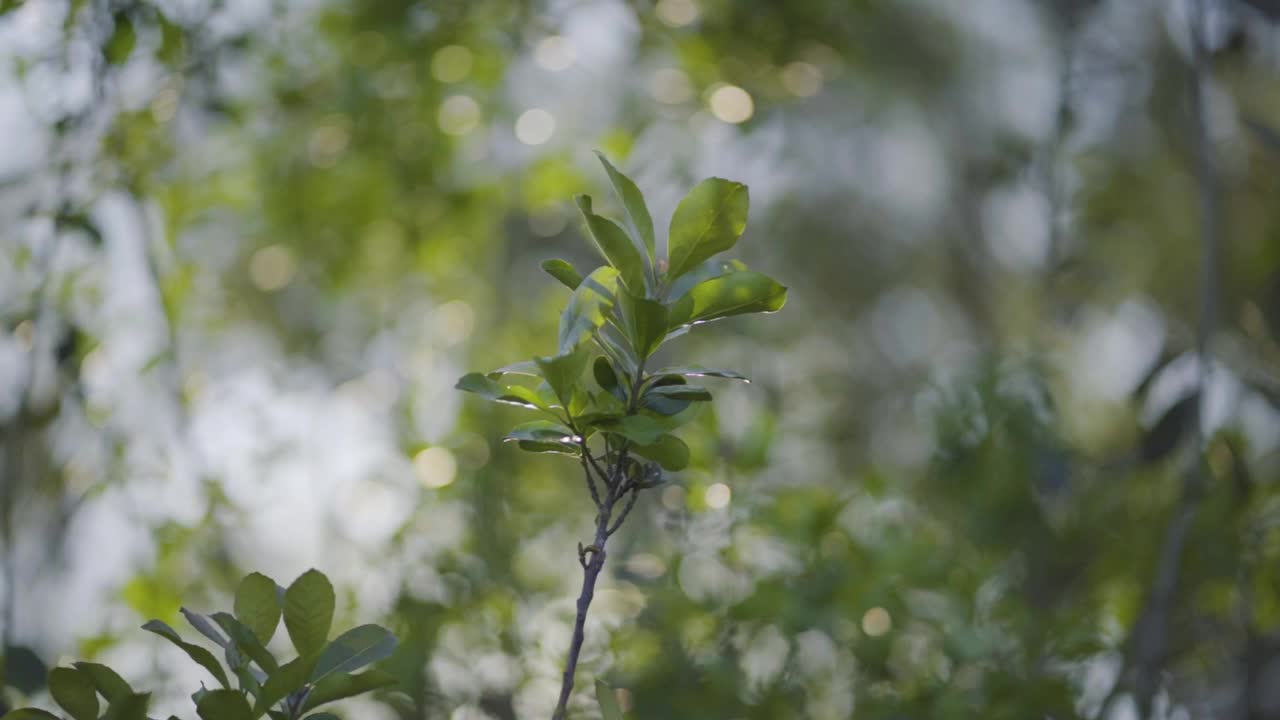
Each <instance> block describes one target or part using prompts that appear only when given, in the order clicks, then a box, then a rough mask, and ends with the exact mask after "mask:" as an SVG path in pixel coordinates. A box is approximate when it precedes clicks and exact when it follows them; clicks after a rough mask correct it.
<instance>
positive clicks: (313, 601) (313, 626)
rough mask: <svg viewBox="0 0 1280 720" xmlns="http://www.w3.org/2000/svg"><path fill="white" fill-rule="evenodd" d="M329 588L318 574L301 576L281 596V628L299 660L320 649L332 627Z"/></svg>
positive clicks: (311, 572)
mask: <svg viewBox="0 0 1280 720" xmlns="http://www.w3.org/2000/svg"><path fill="white" fill-rule="evenodd" d="M333 606H334V596H333V585H331V584H330V583H329V578H327V577H325V576H324V574H323V573H321V572H320V571H319V570H314V569H313V570H308V571H306V572H305V573H303V574H302V575H301V576H300V577H299V578H298V579H297V580H294V581H293V584H292V585H290V586H289V589H288V590H287V591H285V594H284V626H285V629H286V630H288V631H289V639H290V640H292V641H293V647H294V648H296V649H297V651H298V654H299V655H302V656H303V657H307V656H314V655H316V654H318V653H319V652H320V650H321V649H323V648H324V644H325V642H327V641H328V639H329V627H330V625H332V624H333Z"/></svg>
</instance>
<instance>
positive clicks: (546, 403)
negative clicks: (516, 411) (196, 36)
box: [454, 373, 554, 411]
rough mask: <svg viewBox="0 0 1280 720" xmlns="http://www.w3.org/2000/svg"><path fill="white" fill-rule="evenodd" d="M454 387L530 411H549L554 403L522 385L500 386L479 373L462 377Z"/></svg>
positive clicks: (551, 399)
mask: <svg viewBox="0 0 1280 720" xmlns="http://www.w3.org/2000/svg"><path fill="white" fill-rule="evenodd" d="M492 374H493V373H490V375H492ZM454 387H455V388H457V389H458V390H462V391H464V392H469V393H475V394H476V395H479V396H480V397H482V398H485V399H486V400H491V401H493V402H498V403H505V404H507V405H515V406H517V407H522V408H528V409H530V410H544V411H545V410H550V409H551V403H552V402H553V401H554V399H553V398H546V397H542V396H541V395H539V394H538V392H537V391H536V390H532V389H530V388H527V387H524V386H523V385H500V384H498V383H496V382H494V381H493V380H492V379H490V377H489V376H485V375H481V374H480V373H467V374H466V375H463V376H462V377H461V378H460V379H459V380H458V382H457V384H456V385H454Z"/></svg>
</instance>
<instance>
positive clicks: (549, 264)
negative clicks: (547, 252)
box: [542, 258, 582, 290]
mask: <svg viewBox="0 0 1280 720" xmlns="http://www.w3.org/2000/svg"><path fill="white" fill-rule="evenodd" d="M542 269H543V270H544V271H545V272H546V273H547V274H548V275H550V276H551V277H553V278H555V279H557V280H559V281H560V282H561V283H562V284H563V285H564V286H565V287H567V288H569V289H570V290H576V289H578V286H579V285H581V284H582V274H581V273H579V272H578V270H577V269H576V268H574V267H573V265H571V264H569V261H567V260H561V259H559V258H554V259H551V260H543V261H542Z"/></svg>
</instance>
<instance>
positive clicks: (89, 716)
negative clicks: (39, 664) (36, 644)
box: [49, 667, 98, 720]
mask: <svg viewBox="0 0 1280 720" xmlns="http://www.w3.org/2000/svg"><path fill="white" fill-rule="evenodd" d="M49 694H50V695H52V696H53V699H54V701H55V702H57V703H58V705H59V706H60V707H61V708H62V709H63V710H66V711H67V713H68V714H69V715H71V717H73V718H75V720H98V691H97V689H96V688H94V686H93V681H92V680H90V679H89V676H88V675H85V674H84V673H82V672H80V671H79V670H77V669H75V668H69V667H56V668H54V669H52V670H50V671H49Z"/></svg>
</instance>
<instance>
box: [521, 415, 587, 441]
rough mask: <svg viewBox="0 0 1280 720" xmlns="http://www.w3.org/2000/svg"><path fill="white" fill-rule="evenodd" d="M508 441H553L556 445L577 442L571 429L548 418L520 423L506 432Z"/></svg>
mask: <svg viewBox="0 0 1280 720" xmlns="http://www.w3.org/2000/svg"><path fill="white" fill-rule="evenodd" d="M506 439H507V440H508V441H512V440H519V441H525V442H536V443H555V444H557V445H573V444H576V443H577V442H578V439H577V436H576V435H574V433H573V430H571V429H569V428H567V427H565V426H564V425H561V424H560V423H554V422H551V421H549V420H534V421H533V422H527V423H521V424H520V425H517V426H515V427H514V428H512V429H511V432H509V433H507V437H506Z"/></svg>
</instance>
